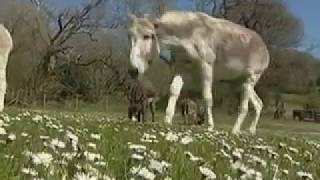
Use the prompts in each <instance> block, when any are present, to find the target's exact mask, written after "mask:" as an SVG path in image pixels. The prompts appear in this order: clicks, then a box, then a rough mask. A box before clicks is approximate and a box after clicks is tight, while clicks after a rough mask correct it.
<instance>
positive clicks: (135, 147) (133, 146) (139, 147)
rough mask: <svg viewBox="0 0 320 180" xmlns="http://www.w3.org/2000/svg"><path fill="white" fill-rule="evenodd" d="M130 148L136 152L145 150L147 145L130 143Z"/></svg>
mask: <svg viewBox="0 0 320 180" xmlns="http://www.w3.org/2000/svg"><path fill="white" fill-rule="evenodd" d="M129 148H130V149H132V150H134V151H136V152H145V151H146V149H147V147H146V146H144V145H139V144H130V145H129Z"/></svg>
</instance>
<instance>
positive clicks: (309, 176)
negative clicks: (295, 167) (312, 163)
mask: <svg viewBox="0 0 320 180" xmlns="http://www.w3.org/2000/svg"><path fill="white" fill-rule="evenodd" d="M297 175H298V176H299V177H300V178H302V179H310V180H313V176H312V174H311V173H308V172H304V171H298V172H297Z"/></svg>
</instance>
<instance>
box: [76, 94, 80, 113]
mask: <svg viewBox="0 0 320 180" xmlns="http://www.w3.org/2000/svg"><path fill="white" fill-rule="evenodd" d="M78 108H79V95H78V94H76V111H77V110H78Z"/></svg>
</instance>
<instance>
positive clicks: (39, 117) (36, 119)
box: [32, 114, 43, 123]
mask: <svg viewBox="0 0 320 180" xmlns="http://www.w3.org/2000/svg"><path fill="white" fill-rule="evenodd" d="M42 119H43V118H42V116H40V115H39V114H37V115H36V116H34V117H33V118H32V121H34V122H36V123H38V122H40V121H42Z"/></svg>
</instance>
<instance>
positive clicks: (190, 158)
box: [184, 152, 203, 162]
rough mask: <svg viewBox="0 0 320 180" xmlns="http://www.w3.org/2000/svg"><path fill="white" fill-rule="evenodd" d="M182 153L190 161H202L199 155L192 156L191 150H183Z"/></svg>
mask: <svg viewBox="0 0 320 180" xmlns="http://www.w3.org/2000/svg"><path fill="white" fill-rule="evenodd" d="M184 154H185V155H186V156H187V158H189V160H190V161H193V162H203V159H202V158H201V157H197V156H194V155H193V154H192V153H191V152H185V153H184Z"/></svg>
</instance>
